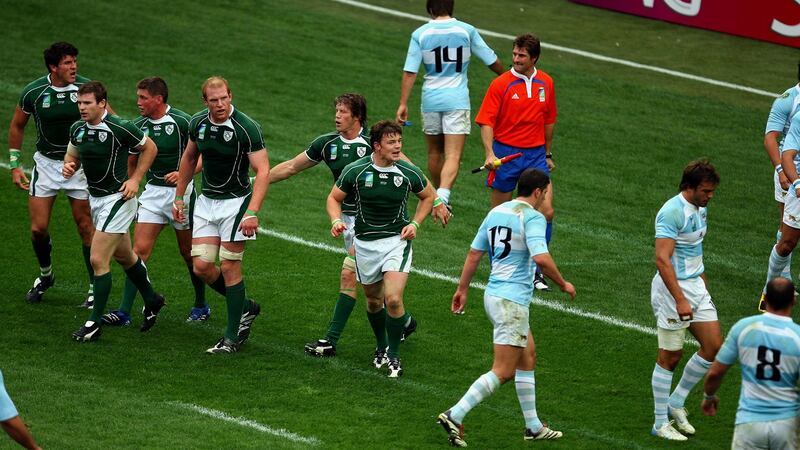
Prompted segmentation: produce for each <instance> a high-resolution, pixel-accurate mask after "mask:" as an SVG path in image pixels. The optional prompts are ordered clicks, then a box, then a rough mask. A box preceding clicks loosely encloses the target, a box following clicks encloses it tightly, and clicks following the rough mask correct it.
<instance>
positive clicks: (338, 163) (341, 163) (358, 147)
mask: <svg viewBox="0 0 800 450" xmlns="http://www.w3.org/2000/svg"><path fill="white" fill-rule="evenodd" d="M371 154H372V145H371V144H370V142H369V136H368V135H367V133H366V131H365V130H364V129H363V128H362V129H361V132H360V133H359V135H358V136H357V137H356V138H355V139H352V140H348V139H345V138H344V137H342V135H341V134H339V133H338V132H336V131H334V132H331V133H328V134H323V135H322V136H319V137H318V138H316V139H314V141H313V142H312V143H311V145H309V146H308V148H307V149H306V156H307V157H308V159H310V160H311V161H314V162H317V163H318V162H324V163H325V164H326V165H327V166H328V168H329V169H330V170H331V174H333V181H334V182H336V180H338V179H339V176H340V175H341V174H342V170H344V168H345V166H347V165H348V164H350V163H351V162H354V161H356V160H358V159H361V158H363V157H365V156H368V155H371ZM342 213H343V214H347V215H348V216H354V215H355V214H356V198H355V194H348V195H347V197H346V198H345V199H344V201H343V202H342Z"/></svg>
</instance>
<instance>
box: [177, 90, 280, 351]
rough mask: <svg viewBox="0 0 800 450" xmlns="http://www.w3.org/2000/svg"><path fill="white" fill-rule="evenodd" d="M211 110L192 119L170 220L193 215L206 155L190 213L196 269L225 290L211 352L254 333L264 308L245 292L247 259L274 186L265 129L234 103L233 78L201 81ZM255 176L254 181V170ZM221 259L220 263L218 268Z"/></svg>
mask: <svg viewBox="0 0 800 450" xmlns="http://www.w3.org/2000/svg"><path fill="white" fill-rule="evenodd" d="M202 91H203V101H204V102H205V104H206V106H207V109H204V110H203V111H200V112H199V113H197V114H195V115H194V116H193V117H192V120H191V122H190V124H189V142H188V144H187V145H186V150H185V151H184V152H183V156H182V157H181V164H180V169H179V170H178V187H177V188H176V190H175V200H174V202H173V217H174V218H175V220H177V221H178V222H184V221H186V220H187V219H188V217H187V213H186V211H185V208H186V206H187V205H186V203H185V201H184V195H185V194H186V189H187V186H188V185H189V182H190V181H191V180H192V176H193V175H194V171H195V168H196V167H197V161H198V159H199V158H200V156H201V155H202V157H203V170H202V181H203V187H202V192H201V194H200V196H199V197H198V199H197V202H196V204H195V207H194V210H193V213H192V259H193V261H192V262H193V267H194V273H195V274H197V275H198V276H199V277H200V278H202V279H203V280H204V281H205V282H206V283H208V284H209V285H210V286H211V287H212V288H213V289H214V290H216V291H217V292H224V293H225V300H226V303H227V309H228V326H227V328H226V329H225V335H224V336H223V337H222V338H220V340H219V341H218V342H217V343H216V344H215V345H214V346H213V347H211V348H209V349H208V350H206V351H207V352H208V353H212V354H213V353H233V352H236V351H238V350H239V347H240V346H241V345H242V344H243V343H244V342H245V341H246V340H247V339H248V337H250V328H251V327H252V325H253V321H254V320H255V319H256V317H257V316H258V314H259V313H260V312H261V307H260V306H259V305H258V303H256V302H254V301H252V300H249V299H248V298H247V297H246V295H245V285H244V280H243V278H242V257H243V255H244V248H245V243H246V241H249V240H254V239H255V238H256V232H257V231H258V215H257V213H258V210H259V209H261V205H262V203H263V202H264V198H265V197H266V195H267V188H268V187H269V158H268V157H267V149H266V147H265V146H264V138H263V137H262V134H261V126H260V125H259V124H258V122H256V121H255V120H253V119H251V118H250V117H248V116H247V115H246V114H244V113H243V112H241V111H239V110H238V109H237V108H235V107H234V106H233V104H232V103H231V102H232V100H233V96H232V94H231V90H230V88H229V86H228V81H227V80H225V79H224V78H222V77H211V78H209V79H207V80H206V81H205V83H203V88H202ZM251 166H252V168H253V170H254V171H255V173H256V177H255V182H253V183H251V182H250V177H249V168H250V167H251ZM217 256H219V259H220V264H219V266H217V265H216V261H217Z"/></svg>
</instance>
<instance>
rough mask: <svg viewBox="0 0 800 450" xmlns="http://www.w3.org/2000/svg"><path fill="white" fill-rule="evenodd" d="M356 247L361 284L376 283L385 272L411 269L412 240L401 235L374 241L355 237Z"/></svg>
mask: <svg viewBox="0 0 800 450" xmlns="http://www.w3.org/2000/svg"><path fill="white" fill-rule="evenodd" d="M353 241H354V244H355V247H356V278H358V282H359V283H361V284H375V283H377V282H379V281H381V280H383V273H384V272H404V273H408V272H410V271H411V259H412V257H413V254H414V252H413V251H412V250H411V241H406V240H403V239H400V235H399V234H398V235H397V236H391V237H387V238H383V239H376V240H374V241H364V240H361V239H359V238H354V239H353Z"/></svg>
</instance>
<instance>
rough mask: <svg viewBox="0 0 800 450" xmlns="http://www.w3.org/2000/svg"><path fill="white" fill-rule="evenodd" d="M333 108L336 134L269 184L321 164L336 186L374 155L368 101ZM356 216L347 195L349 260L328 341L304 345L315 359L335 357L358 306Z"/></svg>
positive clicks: (349, 96)
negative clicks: (368, 126)
mask: <svg viewBox="0 0 800 450" xmlns="http://www.w3.org/2000/svg"><path fill="white" fill-rule="evenodd" d="M333 105H334V108H336V113H335V119H334V120H335V124H336V130H335V131H332V132H330V133H326V134H323V135H321V136H318V137H317V138H316V139H314V141H313V142H311V144H310V145H309V146H308V148H307V149H306V150H305V151H303V152H300V153H299V154H298V155H297V156H295V157H294V158H292V159H290V160H288V161H284V162H282V163H280V164H278V165H277V166H275V167H274V168H272V170H270V172H269V181H270V183H277V182H279V181H283V180H285V179H287V178H289V177H292V176H294V175H297V174H298V173H300V172H302V171H303V170H306V169H308V168H311V167H314V166H316V165H317V164H319V163H320V162H324V163H325V165H326V166H328V168H329V169H330V170H331V174H332V175H333V181H334V182H335V181H336V180H337V179H339V175H341V173H342V170H343V169H344V168H345V166H347V165H348V164H350V163H351V162H353V161H356V160H358V159H361V158H363V157H364V156H367V155H370V154H372V145H371V144H370V142H369V136H368V135H367V130H365V129H364V126H365V125H366V123H367V101H366V99H365V98H364V97H363V96H362V95H360V94H355V93H346V94H342V95H340V96H338V97H336V99H334V101H333ZM355 213H356V206H355V196H354V195H348V196H347V198H345V199H344V201H343V202H342V216H341V219H342V221H343V222H344V223H345V224H347V225H348V229H347V230H346V231H345V232H344V246H345V250H346V251H347V256H345V258H344V261H343V262H342V272H341V278H340V284H339V297H338V298H337V300H336V306H335V307H334V310H333V317H332V318H331V321H330V323H329V324H328V331H327V332H326V334H325V337H324V338H322V339H318V340H317V341H314V342H309V343H308V344H306V345H305V351H306V353H308V354H309V355H312V356H322V357H328V356H336V345H337V343H338V342H339V338H340V337H341V335H342V331H344V327H345V324H346V323H347V320H348V319H349V318H350V314H351V313H352V311H353V307H354V306H355V304H356V296H357V293H356V285H357V282H356V272H355V270H356V262H355V248H354V247H353V236H354V234H353V224H354V223H355ZM416 328H417V322H416V320H414V319H413V318H412V317H411V315H408V317H407V320H406V324H405V327H404V331H403V338H404V339H405V337H407V336H408V335H410V334H411V333H413V332H414V331H415V330H416Z"/></svg>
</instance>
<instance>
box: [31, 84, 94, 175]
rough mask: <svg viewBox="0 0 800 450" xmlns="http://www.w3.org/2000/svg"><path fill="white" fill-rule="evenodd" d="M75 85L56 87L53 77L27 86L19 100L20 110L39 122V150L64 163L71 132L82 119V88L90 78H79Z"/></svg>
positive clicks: (37, 124)
mask: <svg viewBox="0 0 800 450" xmlns="http://www.w3.org/2000/svg"><path fill="white" fill-rule="evenodd" d="M75 78H76V79H75V83H73V84H70V85H68V86H64V87H56V86H53V85H52V84H51V83H50V75H46V76H43V77H41V78H39V79H37V80H35V81H33V82H31V83H29V84H28V85H27V86H25V89H23V90H22V95H20V97H19V107H20V109H21V110H22V111H23V112H24V113H25V114H28V115H29V116H30V115H32V116H33V120H34V122H35V123H36V133H37V139H36V151H38V152H39V153H41V154H42V155H43V156H46V157H48V158H50V159H55V160H59V161H61V160H63V159H64V154H65V153H66V152H67V144H68V143H69V130H70V127H71V126H72V124H73V123H75V121H77V120H80V118H81V114H80V112H79V111H78V88H79V87H81V86H82V85H83V84H84V83H86V82H88V81H89V79H88V78H85V77H82V76H80V75H78V76H77V77H75Z"/></svg>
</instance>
